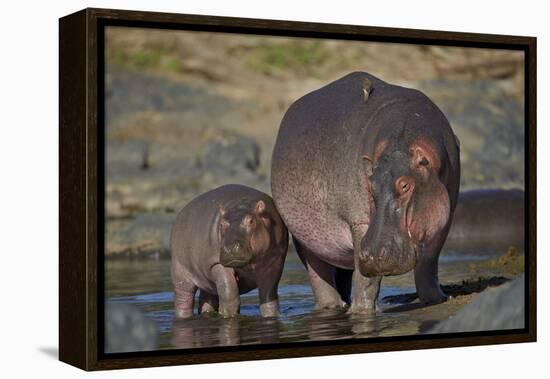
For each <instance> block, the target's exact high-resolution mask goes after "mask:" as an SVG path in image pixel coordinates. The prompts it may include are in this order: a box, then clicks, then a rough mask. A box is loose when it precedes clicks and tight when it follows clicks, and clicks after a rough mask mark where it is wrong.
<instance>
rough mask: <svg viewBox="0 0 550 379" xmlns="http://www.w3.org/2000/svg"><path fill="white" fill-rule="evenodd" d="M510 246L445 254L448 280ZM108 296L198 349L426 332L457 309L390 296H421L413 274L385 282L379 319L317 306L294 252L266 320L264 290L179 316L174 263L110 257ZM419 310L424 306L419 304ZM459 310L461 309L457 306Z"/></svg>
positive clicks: (171, 344) (170, 341)
mask: <svg viewBox="0 0 550 379" xmlns="http://www.w3.org/2000/svg"><path fill="white" fill-rule="evenodd" d="M502 253H503V250H500V249H499V250H487V251H475V252H466V251H460V252H459V251H452V250H451V251H444V252H443V254H442V256H441V258H440V269H439V276H440V281H441V282H442V284H447V283H457V282H461V281H462V280H466V279H471V278H472V273H471V270H470V269H469V265H470V264H471V263H475V262H479V261H481V260H485V259H488V258H491V257H493V256H494V255H497V254H502ZM105 280H106V282H105V288H106V299H107V301H110V302H117V303H128V304H133V305H135V306H137V307H138V308H139V309H140V310H141V311H143V312H144V313H145V314H146V315H147V316H148V317H150V318H152V319H153V320H154V321H155V322H156V324H157V325H158V328H159V332H160V346H159V348H161V349H162V348H164V349H166V348H192V347H213V346H229V345H240V344H257V343H278V342H296V341H309V340H325V339H330V340H335V339H342V338H356V337H360V338H365V337H376V336H395V335H411V334H418V333H423V332H426V331H427V330H428V329H429V328H430V327H431V326H433V325H434V324H435V323H437V322H438V321H440V320H442V319H445V318H447V317H449V314H450V312H451V314H452V312H453V311H454V310H455V309H454V308H453V309H448V308H441V309H444V311H441V312H439V311H433V309H435V308H433V309H432V311H427V312H410V310H411V309H415V308H414V307H413V308H410V307H403V306H401V307H400V305H403V304H399V303H395V301H392V303H391V304H390V303H389V302H388V301H387V299H386V300H384V298H386V297H387V296H393V295H400V294H405V293H414V292H415V288H414V279H413V276H412V272H410V273H408V274H405V275H400V276H396V277H387V278H384V279H383V281H382V288H381V290H380V296H379V299H380V301H379V309H378V312H377V315H376V316H368V317H367V316H350V315H349V314H346V313H345V312H343V311H315V310H314V305H315V304H314V299H313V294H312V292H311V287H310V285H309V281H308V278H307V273H306V271H305V269H304V267H303V265H302V263H301V262H300V260H299V259H298V257H297V256H296V253H295V252H294V251H289V254H288V257H287V260H286V263H285V270H284V273H283V277H282V279H281V282H280V284H279V301H280V311H281V316H280V317H279V318H278V319H264V318H262V317H260V311H259V306H258V292H257V290H254V291H251V292H249V293H247V294H244V295H241V315H239V316H238V317H235V318H231V319H224V318H222V317H220V316H218V315H207V316H202V317H201V316H194V317H193V318H191V319H187V320H178V321H175V320H174V310H173V292H172V288H171V283H170V261H169V260H166V259H164V260H162V259H161V260H112V261H111V260H108V261H107V262H106V264H105ZM416 308H418V307H416ZM455 308H456V310H457V309H458V307H456V306H455Z"/></svg>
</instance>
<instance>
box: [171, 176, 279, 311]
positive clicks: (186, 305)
mask: <svg viewBox="0 0 550 379" xmlns="http://www.w3.org/2000/svg"><path fill="white" fill-rule="evenodd" d="M287 249H288V231H287V229H286V227H285V225H284V224H283V221H282V220H281V218H280V216H279V214H278V212H277V210H276V209H275V206H274V204H273V201H272V199H271V198H270V197H269V196H268V195H266V194H265V193H263V192H260V191H257V190H254V189H252V188H249V187H245V186H241V185H225V186H222V187H219V188H216V189H214V190H212V191H208V192H206V193H204V194H202V195H200V196H198V197H196V198H195V199H193V200H192V201H191V202H190V203H189V204H188V205H187V206H185V208H184V209H183V210H182V211H181V212H180V213H179V214H178V216H177V218H176V221H175V223H174V226H173V228H172V235H171V254H172V283H173V287H174V293H175V300H174V303H175V309H176V317H178V318H187V317H191V316H192V315H193V310H194V298H195V293H196V291H197V290H200V295H199V305H198V311H199V313H207V312H216V311H217V312H219V313H221V314H222V315H223V316H227V317H230V316H234V315H236V314H238V313H239V309H240V294H243V293H246V292H249V291H251V290H253V289H255V288H258V292H259V300H260V311H261V314H262V316H265V317H273V316H277V315H278V313H279V303H278V294H277V287H278V283H279V280H280V278H281V275H282V271H283V266H284V261H285V257H286V252H287Z"/></svg>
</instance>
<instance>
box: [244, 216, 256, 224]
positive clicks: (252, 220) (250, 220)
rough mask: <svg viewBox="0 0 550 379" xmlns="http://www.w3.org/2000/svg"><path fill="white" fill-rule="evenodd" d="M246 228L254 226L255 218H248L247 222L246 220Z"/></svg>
mask: <svg viewBox="0 0 550 379" xmlns="http://www.w3.org/2000/svg"><path fill="white" fill-rule="evenodd" d="M244 222H245V224H246V226H254V223H255V222H256V220H254V218H253V217H247V218H246V219H245V220H244Z"/></svg>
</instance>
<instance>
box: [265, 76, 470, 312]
mask: <svg viewBox="0 0 550 379" xmlns="http://www.w3.org/2000/svg"><path fill="white" fill-rule="evenodd" d="M459 155H460V154H459V146H458V140H457V138H456V136H455V135H454V133H453V131H452V129H451V127H450V125H449V122H448V121H447V119H446V118H445V116H444V115H443V113H442V112H441V111H440V110H439V108H438V107H437V106H436V105H435V104H434V103H433V102H432V101H431V100H430V99H429V98H428V97H427V96H425V95H424V94H423V93H421V92H420V91H417V90H414V89H409V88H404V87H400V86H396V85H391V84H388V83H386V82H384V81H382V80H380V79H378V78H376V77H374V76H372V75H370V74H368V73H364V72H354V73H351V74H348V75H346V76H344V77H342V78H340V79H338V80H336V81H334V82H332V83H329V84H328V85H326V86H324V87H322V88H320V89H318V90H316V91H313V92H311V93H309V94H306V95H305V96H303V97H302V98H300V99H298V100H297V101H296V102H295V103H294V104H292V105H291V107H290V108H289V110H288V111H287V112H286V114H285V116H284V118H283V120H282V122H281V126H280V128H279V133H278V136H277V141H276V144H275V147H274V151H273V158H272V170H271V187H272V193H273V198H274V201H275V204H276V206H277V209H278V211H279V213H280V214H281V217H282V218H283V220H284V222H285V224H286V226H287V227H288V229H289V231H290V232H291V233H292V236H293V239H294V243H295V245H296V249H297V252H298V255H299V256H300V258H301V260H302V262H303V263H304V265H305V266H306V269H307V270H308V274H309V278H310V282H311V285H312V288H313V292H314V295H315V301H316V308H317V309H323V308H338V307H346V306H347V305H350V312H352V313H374V312H375V309H376V307H375V305H376V299H377V298H378V294H379V290H380V282H381V278H382V276H388V275H396V274H401V273H404V272H407V271H409V270H412V269H414V274H415V284H416V288H417V291H418V294H419V297H420V299H421V300H422V301H423V302H424V303H440V302H442V301H445V299H446V296H445V294H444V293H443V292H442V291H441V288H440V285H439V279H438V259H439V252H440V250H441V247H442V246H443V243H444V242H445V238H446V236H447V233H448V230H449V226H450V224H451V220H452V215H453V211H454V208H455V205H456V199H457V196H458V189H459V184H460V156H459ZM352 288H353V293H352Z"/></svg>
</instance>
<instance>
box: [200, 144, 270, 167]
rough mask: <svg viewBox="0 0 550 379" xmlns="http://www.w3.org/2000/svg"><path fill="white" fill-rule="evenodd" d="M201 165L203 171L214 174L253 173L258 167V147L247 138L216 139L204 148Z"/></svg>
mask: <svg viewBox="0 0 550 379" xmlns="http://www.w3.org/2000/svg"><path fill="white" fill-rule="evenodd" d="M201 164H202V168H203V169H204V170H205V171H212V172H214V173H231V174H235V173H238V172H239V171H242V170H244V171H251V172H255V171H256V170H257V168H258V166H259V165H260V147H259V145H258V143H257V142H256V141H255V140H254V138H251V137H247V136H231V137H227V138H223V139H218V140H216V141H212V142H210V143H209V144H208V145H207V146H206V151H205V153H204V155H203V157H202V161H201Z"/></svg>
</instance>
